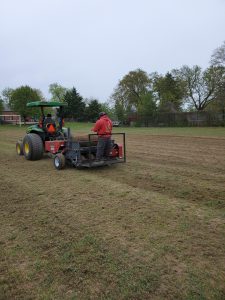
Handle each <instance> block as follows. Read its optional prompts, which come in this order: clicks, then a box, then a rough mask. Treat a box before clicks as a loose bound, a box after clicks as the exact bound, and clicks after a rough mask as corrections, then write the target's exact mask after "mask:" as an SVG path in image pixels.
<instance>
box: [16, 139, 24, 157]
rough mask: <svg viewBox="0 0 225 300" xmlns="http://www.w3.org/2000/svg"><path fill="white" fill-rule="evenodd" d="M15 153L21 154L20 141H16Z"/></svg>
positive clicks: (21, 146) (21, 144) (21, 145)
mask: <svg viewBox="0 0 225 300" xmlns="http://www.w3.org/2000/svg"><path fill="white" fill-rule="evenodd" d="M16 153H17V154H18V155H23V143H22V142H21V141H18V142H17V143H16Z"/></svg>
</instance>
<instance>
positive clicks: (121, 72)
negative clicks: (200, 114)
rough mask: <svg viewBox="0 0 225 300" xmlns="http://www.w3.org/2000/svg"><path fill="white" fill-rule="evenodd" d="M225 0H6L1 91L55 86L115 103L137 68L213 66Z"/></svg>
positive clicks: (1, 19)
mask: <svg viewBox="0 0 225 300" xmlns="http://www.w3.org/2000/svg"><path fill="white" fill-rule="evenodd" d="M224 40H225V0H0V92H1V91H2V90H3V89H4V88H6V87H10V88H17V87H19V86H21V85H29V86H31V87H32V88H37V89H40V90H41V91H42V92H43V94H44V96H45V97H46V99H49V98H50V95H49V93H48V88H49V85H50V84H51V83H55V82H56V83H58V84H60V85H62V86H64V87H67V88H72V87H75V88H76V89H77V91H78V93H79V94H80V95H81V96H83V97H84V98H95V99H98V100H99V101H100V102H106V101H108V100H109V98H110V95H111V94H112V93H113V89H114V88H115V87H116V86H117V84H118V82H119V80H121V79H122V78H123V76H125V75H126V74H128V73H129V72H130V71H133V70H135V69H138V68H140V69H142V70H144V71H146V72H147V73H152V72H158V73H160V74H165V73H166V72H168V71H171V70H172V69H174V68H180V67H181V66H182V65H188V66H190V67H191V66H194V65H199V66H201V67H202V68H207V67H208V66H209V61H210V57H211V55H212V53H213V51H214V50H215V49H216V48H218V47H219V46H221V45H222V44H223V41H224Z"/></svg>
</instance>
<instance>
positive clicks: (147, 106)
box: [138, 92, 157, 117]
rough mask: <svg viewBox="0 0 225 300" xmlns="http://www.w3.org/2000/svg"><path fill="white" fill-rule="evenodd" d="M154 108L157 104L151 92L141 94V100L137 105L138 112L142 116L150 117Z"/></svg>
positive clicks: (153, 112) (154, 110) (155, 108)
mask: <svg viewBox="0 0 225 300" xmlns="http://www.w3.org/2000/svg"><path fill="white" fill-rule="evenodd" d="M156 110H157V105H156V101H155V99H154V96H153V93H152V92H148V93H147V94H145V95H143V96H141V101H140V103H139V105H138V114H140V115H141V116H144V117H151V116H153V115H154V114H155V112H156Z"/></svg>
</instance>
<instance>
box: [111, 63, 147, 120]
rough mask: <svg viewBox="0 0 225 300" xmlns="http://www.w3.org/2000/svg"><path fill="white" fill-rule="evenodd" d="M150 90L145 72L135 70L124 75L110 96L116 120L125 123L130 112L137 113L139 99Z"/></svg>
mask: <svg viewBox="0 0 225 300" xmlns="http://www.w3.org/2000/svg"><path fill="white" fill-rule="evenodd" d="M150 90H151V80H150V78H149V76H148V74H147V73H146V72H145V71H143V70H141V69H137V70H135V71H130V72H129V73H128V74H127V75H125V76H124V77H123V78H122V79H121V80H120V81H119V83H118V85H117V87H116V88H115V89H114V92H113V94H112V95H111V100H112V101H113V102H114V105H115V111H116V114H117V117H118V119H119V120H120V121H125V119H126V118H127V115H128V114H129V113H130V112H131V111H132V110H133V111H137V110H138V105H139V104H140V101H141V97H142V96H143V95H145V94H147V93H148V92H149V91H150Z"/></svg>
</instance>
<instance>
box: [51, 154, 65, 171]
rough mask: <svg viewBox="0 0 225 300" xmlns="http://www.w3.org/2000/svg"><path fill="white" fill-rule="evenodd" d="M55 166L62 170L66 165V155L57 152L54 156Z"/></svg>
mask: <svg viewBox="0 0 225 300" xmlns="http://www.w3.org/2000/svg"><path fill="white" fill-rule="evenodd" d="M53 162H54V166H55V168H56V169H57V170H61V169H63V168H64V167H65V165H66V159H65V156H64V155H63V154H62V153H58V154H56V156H55V157H54V161H53Z"/></svg>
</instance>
